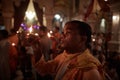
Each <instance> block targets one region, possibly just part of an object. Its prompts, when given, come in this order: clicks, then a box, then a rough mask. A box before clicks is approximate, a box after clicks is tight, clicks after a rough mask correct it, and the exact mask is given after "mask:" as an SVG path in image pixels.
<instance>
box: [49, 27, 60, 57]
mask: <svg viewBox="0 0 120 80" xmlns="http://www.w3.org/2000/svg"><path fill="white" fill-rule="evenodd" d="M51 40H52V45H51V51H52V59H54V58H55V57H56V56H57V55H58V47H59V45H60V40H61V33H60V28H59V27H57V26H55V27H54V30H53V36H52V37H51Z"/></svg>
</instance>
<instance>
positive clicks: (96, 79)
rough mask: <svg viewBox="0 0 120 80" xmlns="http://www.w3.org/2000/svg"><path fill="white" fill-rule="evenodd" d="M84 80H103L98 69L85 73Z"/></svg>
mask: <svg viewBox="0 0 120 80" xmlns="http://www.w3.org/2000/svg"><path fill="white" fill-rule="evenodd" d="M83 80H103V79H102V77H101V75H100V73H99V71H98V70H97V69H91V70H89V71H86V72H84V75H83Z"/></svg>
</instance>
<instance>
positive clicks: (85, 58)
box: [35, 49, 103, 80]
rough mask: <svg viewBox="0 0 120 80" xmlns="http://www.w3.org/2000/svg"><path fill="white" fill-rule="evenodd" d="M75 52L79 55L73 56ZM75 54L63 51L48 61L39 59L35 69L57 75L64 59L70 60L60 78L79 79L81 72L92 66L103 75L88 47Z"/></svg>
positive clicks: (65, 79) (67, 79)
mask: <svg viewBox="0 0 120 80" xmlns="http://www.w3.org/2000/svg"><path fill="white" fill-rule="evenodd" d="M76 54H79V55H77V56H75V55H76ZM76 54H67V53H66V52H65V51H64V52H63V53H62V54H60V55H59V56H57V57H56V58H55V59H54V60H52V61H50V62H44V61H43V60H41V61H39V62H38V63H37V64H36V65H35V67H36V70H37V71H38V72H39V73H40V74H52V73H54V74H55V75H58V73H59V69H60V68H61V66H62V64H64V63H65V61H66V60H70V61H69V64H68V66H67V69H66V71H65V73H63V74H64V75H63V76H62V77H61V79H60V80H81V75H82V72H84V71H86V70H89V69H93V68H96V69H98V71H99V72H100V74H101V75H103V73H102V71H100V70H99V69H100V67H101V64H100V62H99V61H98V60H97V59H96V58H94V57H93V56H92V55H91V54H90V51H89V50H88V49H87V50H85V51H84V52H83V53H82V54H80V53H76ZM74 56H75V57H74ZM48 66H49V67H48ZM54 74H53V75H54ZM55 80H57V79H55Z"/></svg>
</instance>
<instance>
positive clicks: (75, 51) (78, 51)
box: [66, 48, 87, 54]
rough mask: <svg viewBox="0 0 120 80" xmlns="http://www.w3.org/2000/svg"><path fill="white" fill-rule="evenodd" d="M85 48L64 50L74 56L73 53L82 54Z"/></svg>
mask: <svg viewBox="0 0 120 80" xmlns="http://www.w3.org/2000/svg"><path fill="white" fill-rule="evenodd" d="M86 49H87V48H81V49H80V48H79V49H74V50H70V49H69V50H66V52H67V53H68V54H75V53H82V52H84V51H85V50H86Z"/></svg>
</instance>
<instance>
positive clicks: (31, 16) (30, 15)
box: [26, 11, 35, 20]
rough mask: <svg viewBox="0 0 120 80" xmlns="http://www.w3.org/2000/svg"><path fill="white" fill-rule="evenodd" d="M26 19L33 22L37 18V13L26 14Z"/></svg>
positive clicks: (29, 12)
mask: <svg viewBox="0 0 120 80" xmlns="http://www.w3.org/2000/svg"><path fill="white" fill-rule="evenodd" d="M26 17H27V18H28V19H29V20H32V19H33V18H34V17H35V12H32V11H28V12H26Z"/></svg>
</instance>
